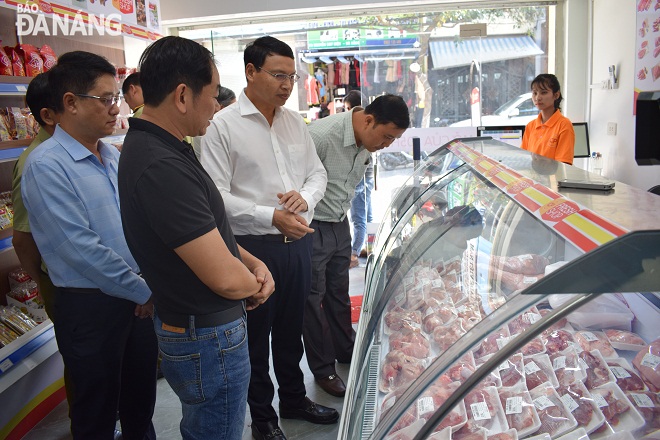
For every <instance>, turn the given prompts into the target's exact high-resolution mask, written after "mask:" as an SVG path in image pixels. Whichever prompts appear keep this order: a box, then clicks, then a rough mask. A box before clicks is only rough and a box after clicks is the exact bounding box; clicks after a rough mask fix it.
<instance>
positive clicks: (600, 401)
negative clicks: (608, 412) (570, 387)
mask: <svg viewBox="0 0 660 440" xmlns="http://www.w3.org/2000/svg"><path fill="white" fill-rule="evenodd" d="M591 396H592V397H593V398H594V403H595V404H596V406H597V407H598V408H605V407H606V406H610V405H609V404H608V403H607V400H605V398H604V397H603V396H601V395H600V394H598V393H592V394H591Z"/></svg>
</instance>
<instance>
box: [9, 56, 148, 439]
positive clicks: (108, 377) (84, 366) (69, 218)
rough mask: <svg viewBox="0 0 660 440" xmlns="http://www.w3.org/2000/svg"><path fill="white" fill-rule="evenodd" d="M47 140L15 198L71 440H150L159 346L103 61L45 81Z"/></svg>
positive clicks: (88, 61) (66, 59) (69, 59)
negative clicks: (122, 195)
mask: <svg viewBox="0 0 660 440" xmlns="http://www.w3.org/2000/svg"><path fill="white" fill-rule="evenodd" d="M49 82H50V84H51V90H52V93H53V99H52V102H53V107H54V110H55V111H56V112H59V113H61V119H60V123H59V125H58V126H57V128H56V129H55V133H54V134H53V136H52V137H51V138H50V139H48V140H47V141H45V142H43V143H42V144H41V146H40V147H39V148H37V149H35V150H34V151H33V152H32V153H31V154H30V156H29V157H28V159H27V161H26V164H25V169H24V172H23V178H22V191H21V192H22V195H23V200H24V203H25V206H26V208H27V211H28V217H29V222H30V227H31V230H32V234H33V237H34V240H35V242H36V243H37V247H38V248H39V251H40V252H41V255H42V257H43V259H44V261H45V262H46V265H47V267H48V269H49V274H50V277H51V279H52V281H53V284H54V285H55V286H56V289H55V295H54V299H53V304H54V311H53V313H54V318H55V319H54V325H55V336H56V338H57V343H58V346H59V350H60V353H61V354H62V359H63V360H64V365H65V367H66V370H67V373H66V377H65V380H67V381H68V386H67V389H72V390H74V392H73V393H72V394H73V395H71V396H69V404H70V412H69V414H70V417H71V432H72V434H73V438H74V439H83V438H84V439H91V438H93V439H108V440H109V439H112V438H113V436H114V428H115V421H116V415H117V410H119V417H120V421H121V426H122V431H123V436H124V438H135V439H142V438H155V432H154V429H153V425H152V424H151V417H152V415H153V410H154V406H155V400H156V357H157V350H158V349H157V343H156V337H155V333H154V330H153V324H152V322H151V319H144V318H149V317H150V316H151V314H152V311H153V306H152V305H151V300H150V298H151V291H150V290H149V288H148V287H147V284H146V283H145V281H144V280H143V279H142V278H141V277H140V276H139V275H138V274H139V268H138V265H137V263H136V262H135V260H134V259H133V256H132V255H131V253H130V251H129V249H128V245H127V244H126V239H125V238H124V233H123V230H122V223H121V217H120V213H119V195H118V192H117V163H118V159H119V152H118V151H117V149H116V148H115V147H113V146H111V145H108V144H105V143H103V142H101V141H100V140H99V139H100V138H102V137H104V136H107V135H110V134H112V132H113V130H114V127H115V122H116V119H117V114H118V113H119V108H118V105H119V103H120V97H119V94H118V86H117V82H116V81H115V69H114V67H113V66H112V65H111V64H110V63H109V62H108V61H107V60H106V59H105V58H103V57H100V56H98V55H95V54H92V53H88V52H70V53H67V54H64V55H62V56H61V57H60V59H59V60H58V64H57V66H56V67H54V68H53V69H52V70H51V71H50V72H49Z"/></svg>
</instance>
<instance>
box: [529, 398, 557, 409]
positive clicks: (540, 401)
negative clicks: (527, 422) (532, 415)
mask: <svg viewBox="0 0 660 440" xmlns="http://www.w3.org/2000/svg"><path fill="white" fill-rule="evenodd" d="M534 406H535V407H536V409H538V410H539V411H540V410H542V409H546V408H550V407H551V406H556V405H555V404H554V403H552V400H550V399H548V398H547V397H546V396H539V397H537V398H536V399H534Z"/></svg>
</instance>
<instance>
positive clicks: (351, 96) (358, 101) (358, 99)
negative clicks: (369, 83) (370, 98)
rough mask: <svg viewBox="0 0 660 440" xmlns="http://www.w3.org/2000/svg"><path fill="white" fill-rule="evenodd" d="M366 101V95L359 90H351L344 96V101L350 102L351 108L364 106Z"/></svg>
mask: <svg viewBox="0 0 660 440" xmlns="http://www.w3.org/2000/svg"><path fill="white" fill-rule="evenodd" d="M364 101H366V99H365V96H364V95H363V94H362V92H361V91H359V90H351V91H350V92H348V93H347V94H346V96H344V99H343V102H344V103H349V104H350V105H351V108H353V107H362V105H363V104H362V103H363V102H364Z"/></svg>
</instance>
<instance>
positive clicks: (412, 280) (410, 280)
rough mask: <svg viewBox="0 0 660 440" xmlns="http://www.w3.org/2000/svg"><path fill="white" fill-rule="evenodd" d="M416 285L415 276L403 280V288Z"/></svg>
mask: <svg viewBox="0 0 660 440" xmlns="http://www.w3.org/2000/svg"><path fill="white" fill-rule="evenodd" d="M413 284H415V277H414V276H413V275H408V276H407V277H405V278H404V279H403V286H404V287H409V286H412V285H413Z"/></svg>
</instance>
